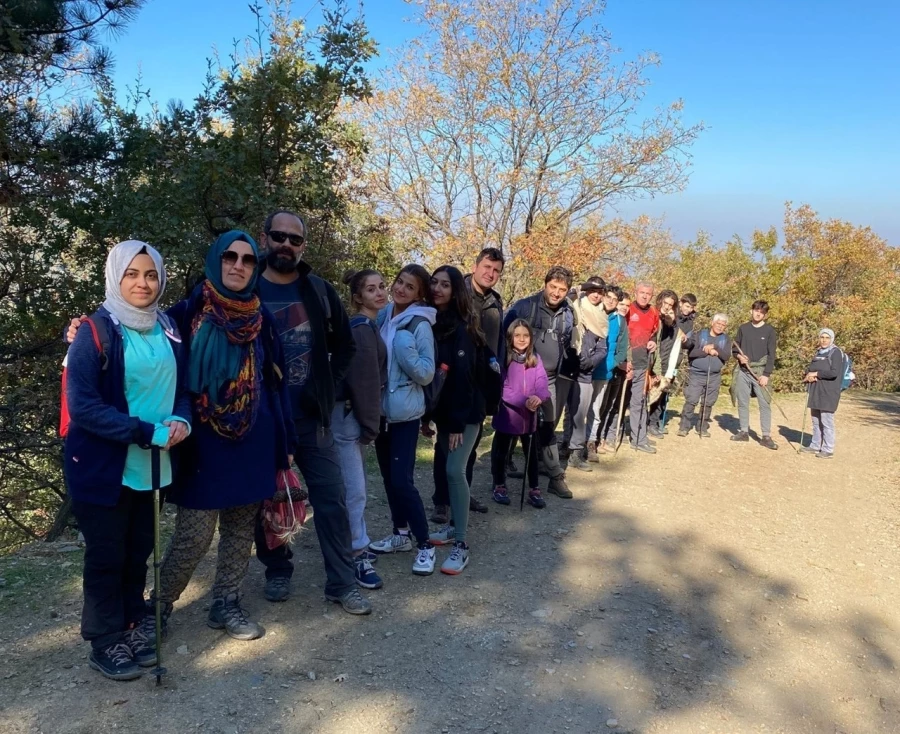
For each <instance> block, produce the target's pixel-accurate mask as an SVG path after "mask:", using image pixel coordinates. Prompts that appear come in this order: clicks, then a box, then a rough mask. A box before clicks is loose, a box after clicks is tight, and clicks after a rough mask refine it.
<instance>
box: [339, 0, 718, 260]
mask: <svg viewBox="0 0 900 734" xmlns="http://www.w3.org/2000/svg"><path fill="white" fill-rule="evenodd" d="M414 4H415V5H416V6H418V8H419V9H420V11H421V14H420V20H421V23H422V25H423V26H424V34H423V35H422V36H421V37H420V38H417V39H415V40H414V41H412V42H411V43H410V44H409V47H408V49H407V52H406V53H405V54H404V55H403V56H402V57H401V58H399V59H398V61H397V62H396V63H395V64H394V66H393V67H392V68H390V69H389V70H388V71H387V72H386V74H385V75H384V77H383V78H382V79H381V80H380V83H379V85H378V87H379V89H378V92H377V93H376V94H375V95H374V97H373V98H372V100H371V101H370V102H368V103H367V104H364V105H357V106H356V107H355V108H354V114H355V115H356V117H357V119H359V120H360V121H361V123H362V124H363V129H364V132H365V136H366V138H367V139H368V141H369V156H368V158H367V163H366V177H365V182H366V185H367V187H368V188H367V191H368V193H369V195H370V196H371V198H372V200H373V201H374V202H375V203H376V204H377V206H378V207H379V211H382V212H384V213H385V214H386V215H387V216H388V217H389V219H391V221H393V222H394V224H395V226H396V227H397V228H398V230H399V231H401V232H403V233H404V235H405V236H408V237H410V238H412V239H416V240H418V241H419V242H420V243H421V251H422V253H423V254H425V255H427V256H428V258H429V259H430V260H451V261H453V260H459V259H460V257H461V254H462V253H464V252H471V249H473V248H474V247H477V246H484V245H485V244H494V245H495V246H499V247H501V248H503V249H504V250H506V251H507V252H508V253H509V252H510V251H511V248H512V246H513V243H514V241H515V240H516V238H517V237H520V236H522V235H526V236H527V235H529V234H531V233H532V231H533V230H534V229H535V228H536V227H538V226H540V227H543V228H545V229H550V230H554V231H561V230H564V229H567V228H570V227H574V226H576V225H577V223H578V222H579V220H581V219H583V218H584V217H586V216H588V215H591V214H593V213H596V212H598V211H601V210H602V209H603V208H604V207H606V206H608V205H609V204H611V203H613V202H614V201H617V200H621V199H623V198H628V197H634V196H639V195H645V194H655V193H664V192H670V191H675V190H677V189H679V188H680V187H681V186H682V185H683V184H684V182H685V177H686V173H687V166H688V162H689V149H690V146H691V144H692V143H693V142H694V140H695V139H696V138H697V135H698V134H699V133H700V130H701V126H700V125H693V126H685V125H684V124H683V123H682V119H681V110H682V103H681V101H674V102H672V103H671V104H670V105H668V106H667V107H665V108H662V109H657V110H656V111H647V110H646V109H645V104H644V101H645V93H646V89H647V85H648V83H649V81H648V72H649V71H650V70H651V69H652V68H653V67H654V66H656V65H657V64H658V63H659V62H658V59H657V57H656V56H654V55H646V56H639V57H637V58H635V59H633V60H622V59H621V57H620V54H619V51H618V49H617V48H616V47H615V46H614V45H613V43H612V38H611V36H610V34H609V32H608V31H607V30H606V29H604V28H603V27H602V25H601V24H600V20H601V16H602V14H603V11H604V9H605V3H604V2H602V0H465V1H463V2H443V1H441V0H419V1H418V2H415V3H414ZM513 254H514V253H513Z"/></svg>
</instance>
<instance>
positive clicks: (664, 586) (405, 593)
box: [0, 391, 900, 734]
mask: <svg viewBox="0 0 900 734" xmlns="http://www.w3.org/2000/svg"><path fill="white" fill-rule="evenodd" d="M780 402H781V403H782V406H783V408H784V409H785V411H786V412H787V414H788V416H789V417H790V424H791V428H790V429H788V428H785V427H784V426H781V427H780V429H779V430H780V433H781V436H780V438H779V443H780V445H781V448H780V450H779V451H777V452H772V451H767V450H766V449H763V448H762V447H760V446H759V445H758V444H756V443H755V442H752V443H749V444H735V443H731V442H729V440H728V438H729V435H730V433H729V432H730V431H731V430H733V429H734V427H735V426H736V422H737V421H736V418H735V415H734V413H735V411H734V410H733V409H732V408H731V406H730V404H729V403H728V402H727V401H726V399H725V398H723V399H722V400H720V401H719V403H718V405H717V406H716V410H715V411H714V419H715V421H716V422H717V424H718V427H717V426H715V425H714V426H713V431H712V437H711V438H710V439H708V440H701V439H699V438H698V437H697V435H696V434H692V435H691V436H690V437H688V438H677V437H676V436H675V435H674V425H673V431H672V433H671V434H670V435H669V436H667V437H666V438H665V439H664V440H661V441H660V442H659V453H657V454H656V455H654V456H648V455H645V454H635V453H633V452H631V451H629V450H628V449H627V448H624V449H623V450H622V451H620V454H619V456H618V457H616V458H610V457H604V459H603V462H602V463H601V465H600V466H599V467H595V470H594V471H593V472H592V473H582V472H578V471H574V470H573V471H570V472H569V483H570V486H571V488H572V490H573V491H574V493H575V498H574V499H572V500H568V501H564V500H559V499H557V498H556V497H553V496H549V498H548V506H547V509H546V510H543V511H536V510H534V509H532V508H530V507H528V506H526V508H525V511H524V512H521V513H520V512H519V510H518V506H517V504H514V505H513V506H511V507H500V506H497V505H494V504H493V503H490V504H491V508H490V512H489V513H488V514H487V515H472V519H471V523H470V544H471V546H472V562H471V564H470V566H469V568H468V569H467V570H466V572H465V573H464V574H463V575H462V576H459V577H448V576H442V575H441V574H435V575H434V576H432V577H429V578H418V577H414V576H412V575H411V573H410V567H411V564H412V556H411V554H401V555H398V556H393V557H385V558H382V559H380V561H379V563H378V570H379V572H380V573H381V574H382V576H383V578H384V580H385V588H384V589H383V590H380V591H376V592H371V593H370V594H369V596H370V598H371V599H372V601H373V603H374V605H375V613H374V614H373V615H372V616H371V617H368V618H356V617H351V616H349V615H346V614H344V613H343V612H341V610H340V608H339V607H337V606H335V605H331V604H328V603H327V602H325V601H324V600H323V597H322V594H321V587H322V583H323V573H322V568H321V559H320V557H319V552H318V548H317V546H316V540H315V534H314V533H313V532H312V531H311V530H308V531H306V532H304V533H303V535H302V536H301V539H300V541H299V543H298V557H299V563H298V572H297V573H296V574H295V576H294V579H295V581H294V593H293V595H292V597H291V599H290V600H289V601H288V602H286V603H284V604H279V605H272V604H269V603H268V602H266V601H265V600H264V599H263V598H262V594H261V591H262V584H263V575H262V568H261V566H260V565H259V564H258V563H257V562H256V561H255V560H254V561H252V562H251V572H250V575H249V577H248V579H247V582H246V584H245V594H246V596H245V605H246V607H247V608H248V609H249V611H250V612H251V614H252V615H254V616H255V617H256V618H258V619H259V620H260V621H262V622H263V624H264V625H265V627H266V630H267V632H266V635H265V637H264V638H262V639H261V640H258V641H255V642H251V643H246V642H237V641H234V640H231V639H229V638H227V637H225V636H224V635H222V634H221V633H219V632H216V631H214V630H211V629H209V628H207V627H206V625H205V623H204V622H205V615H206V610H207V609H208V605H209V597H208V592H209V589H210V585H211V574H212V570H213V560H214V559H213V556H212V554H210V555H208V556H207V558H206V559H205V560H204V562H203V563H202V565H201V567H200V569H199V570H198V573H197V575H196V577H195V578H194V580H193V581H192V583H191V585H190V586H189V588H188V591H187V593H186V595H185V598H184V599H182V601H181V602H180V604H179V606H178V607H177V608H176V613H175V615H174V616H173V620H172V630H171V634H170V637H169V641H168V642H167V643H166V646H165V648H164V649H165V652H166V654H167V659H166V665H167V666H168V669H169V673H168V675H167V676H166V677H165V679H164V685H163V686H162V687H160V688H157V687H155V686H154V680H153V679H152V678H151V677H144V678H143V679H141V680H139V681H136V682H134V683H113V682H111V681H107V680H105V679H103V678H101V677H100V676H98V675H97V674H96V673H94V672H93V671H91V670H90V669H89V668H88V667H87V652H88V651H87V647H86V645H85V644H84V643H83V642H82V641H81V640H80V638H79V637H78V619H79V614H80V606H79V604H80V602H79V589H78V585H79V579H78V574H79V572H80V560H81V553H80V550H79V549H78V547H77V545H74V544H71V543H70V544H65V543H63V544H55V545H41V546H31V547H29V548H27V549H25V550H24V551H22V552H21V553H19V554H17V555H16V556H14V557H9V558H6V559H0V577H2V580H0V659H2V660H3V667H2V669H0V731H2V732H5V733H7V734H19V733H22V732H47V733H48V734H50V733H51V732H52V733H53V734H75V733H76V732H79V733H80V732H84V733H85V734H87V733H88V732H90V733H92V734H97V733H100V732H112V731H116V732H160V733H163V734H165V733H168V732H188V731H199V732H223V733H224V732H228V733H229V734H231V733H234V732H241V733H242V732H258V731H265V732H270V733H271V732H316V733H322V734H338V733H343V732H348V733H354V734H362V733H366V732H402V733H404V734H405V733H410V734H412V733H419V732H447V733H448V734H450V733H453V734H455V733H456V732H495V733H497V734H500V733H503V734H506V733H507V732H509V733H511V734H522V733H523V732H526V733H530V732H536V733H537V732H541V733H542V734H544V733H546V734H550V733H552V732H560V733H562V732H611V731H615V732H632V733H633V734H638V733H640V734H657V733H662V732H673V733H677V734H694V733H695V732H721V733H722V734H743V733H745V732H746V733H750V732H791V733H793V732H797V733H801V732H810V733H813V732H815V733H816V734H820V733H826V732H827V733H828V734H831V733H838V732H841V733H843V734H871V733H872V732H898V731H900V693H898V680H897V661H898V659H900V643H898V634H897V633H898V630H900V611H898V610H900V594H898V590H897V589H898V586H897V581H896V579H897V576H898V575H900V564H898V557H900V552H898V549H897V544H896V537H897V530H898V527H897V526H898V520H900V508H898V502H897V497H896V490H897V484H898V482H897V480H898V476H900V463H898V461H900V460H898V444H900V441H898V436H900V432H898V430H897V429H898V427H900V397H898V396H896V395H880V394H866V393H857V392H855V391H854V392H851V393H848V394H847V395H845V399H844V401H843V402H842V404H841V407H840V410H839V412H838V416H837V426H838V449H837V452H838V453H837V456H836V457H835V459H834V460H832V461H828V462H826V461H821V460H818V459H815V458H813V457H811V456H798V455H797V454H796V453H794V451H792V449H791V447H790V446H789V444H788V443H787V442H786V439H790V440H792V441H794V442H796V440H797V438H798V436H799V433H798V431H797V430H796V427H797V426H799V425H800V416H801V411H802V407H803V403H802V400H801V399H800V398H798V397H793V398H781V399H780ZM754 410H755V408H754ZM775 419H776V421H775V422H776V425H781V424H782V423H785V421H784V420H783V418H782V416H781V415H780V414H779V413H778V412H777V411H776V413H775ZM752 421H753V423H752V425H755V424H756V423H755V421H756V418H755V414H754V415H753V418H752ZM486 458H487V457H485V459H486ZM418 476H419V479H420V489H421V490H422V494H423V496H426V497H427V496H430V493H431V481H430V465H428V464H424V463H423V464H422V468H421V469H420V471H419V472H418ZM544 481H546V480H544ZM488 486H489V478H488V475H487V462H486V461H484V460H480V461H479V469H478V473H477V476H476V490H475V491H476V493H477V495H478V496H479V497H481V498H482V499H483V500H485V501H488V496H489V493H488ZM370 496H371V501H370V511H369V515H370V534H371V535H372V536H373V537H379V536H380V535H381V534H382V533H387V532H389V531H390V521H389V518H388V511H387V504H386V502H385V501H384V498H383V491H382V489H381V486H380V483H379V482H378V481H377V480H376V479H374V478H373V481H372V483H371V487H370ZM446 552H447V551H446V550H442V549H439V550H438V555H439V562H440V559H441V558H443V556H444V555H445V554H446Z"/></svg>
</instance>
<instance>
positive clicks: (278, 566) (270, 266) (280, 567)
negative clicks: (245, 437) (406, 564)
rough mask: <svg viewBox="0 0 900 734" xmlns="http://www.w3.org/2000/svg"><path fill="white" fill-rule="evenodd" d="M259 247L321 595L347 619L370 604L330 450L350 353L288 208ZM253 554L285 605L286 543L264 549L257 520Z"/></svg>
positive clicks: (262, 291)
mask: <svg viewBox="0 0 900 734" xmlns="http://www.w3.org/2000/svg"><path fill="white" fill-rule="evenodd" d="M259 243H260V245H261V247H262V249H263V250H264V252H265V253H266V257H265V261H264V262H263V263H262V273H261V277H260V278H259V281H258V282H259V285H258V289H259V296H260V298H261V299H262V301H263V303H264V304H265V305H266V307H267V308H268V309H269V310H270V311H271V312H272V313H273V314H274V316H275V321H276V324H277V327H278V333H279V335H280V337H281V342H282V344H283V346H284V356H285V364H286V367H287V374H286V375H285V378H286V379H287V381H288V388H289V390H290V394H291V409H292V411H293V414H294V425H295V427H296V430H297V436H298V439H297V446H296V449H295V451H294V457H295V460H296V462H297V466H298V467H299V469H300V472H301V473H302V474H303V479H304V480H305V483H306V487H307V489H308V491H309V501H310V503H311V504H312V506H313V510H314V511H315V523H314V524H315V528H316V535H317V537H318V539H319V547H320V548H321V551H322V557H323V559H324V561H325V574H326V577H327V581H326V585H325V597H326V598H327V599H329V600H331V601H334V602H338V603H340V604H341V606H342V607H343V608H344V610H345V611H347V612H349V613H351V614H368V613H369V612H371V611H372V605H371V603H370V602H369V601H368V600H367V599H365V598H364V597H363V596H362V595H361V594H360V593H359V590H358V589H357V586H356V576H355V570H356V566H355V564H354V562H353V557H352V553H351V535H350V523H349V521H348V519H347V507H346V503H345V500H344V479H343V477H342V475H341V467H340V460H339V458H338V453H337V448H336V447H335V444H334V439H333V437H332V435H331V426H330V423H331V412H332V410H333V408H334V400H335V398H334V393H335V385H336V384H337V383H338V382H339V381H340V380H342V379H343V377H344V375H345V374H346V372H347V368H348V367H349V365H350V360H351V359H352V358H353V353H354V351H355V348H354V341H353V336H352V334H351V331H350V320H349V318H348V317H347V312H346V311H345V310H344V307H343V305H342V304H341V299H340V297H339V296H338V294H337V292H336V291H335V289H334V288H333V287H332V286H331V285H330V284H329V283H327V282H325V281H324V280H322V279H321V278H319V277H318V276H316V275H313V274H312V272H311V268H310V266H309V265H308V264H307V263H305V262H304V261H303V260H302V257H303V252H304V250H305V249H306V224H305V223H304V222H303V219H302V218H301V217H300V216H299V215H297V214H295V213H294V212H289V211H276V212H273V213H272V214H270V215H269V216H268V217H267V218H266V221H265V224H264V225H263V232H262V234H261V235H260V238H259ZM256 557H257V558H259V560H260V561H262V563H263V564H265V566H266V587H265V596H266V599H268V600H269V601H273V602H275V601H285V600H286V599H287V598H288V596H289V594H290V579H291V576H292V574H293V572H294V566H293V563H292V562H291V558H292V557H293V554H292V552H291V549H290V546H288V545H284V546H279V547H278V548H276V549H275V550H269V548H268V546H267V545H266V541H265V533H264V531H263V527H262V518H261V516H258V517H257V526H256Z"/></svg>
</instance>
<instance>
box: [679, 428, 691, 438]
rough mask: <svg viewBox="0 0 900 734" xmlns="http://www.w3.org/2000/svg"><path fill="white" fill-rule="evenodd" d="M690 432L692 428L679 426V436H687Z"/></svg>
mask: <svg viewBox="0 0 900 734" xmlns="http://www.w3.org/2000/svg"><path fill="white" fill-rule="evenodd" d="M690 432H691V431H690V429H688V428H679V429H678V433H677V434H676V435H677V436H678V438H684V437H685V436H687V435H688V434H689V433H690Z"/></svg>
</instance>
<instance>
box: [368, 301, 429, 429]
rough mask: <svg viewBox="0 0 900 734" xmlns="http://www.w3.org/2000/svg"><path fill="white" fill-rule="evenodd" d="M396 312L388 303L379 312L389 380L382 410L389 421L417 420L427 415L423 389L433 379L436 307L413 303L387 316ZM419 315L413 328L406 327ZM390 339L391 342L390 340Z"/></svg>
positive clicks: (379, 324) (379, 323)
mask: <svg viewBox="0 0 900 734" xmlns="http://www.w3.org/2000/svg"><path fill="white" fill-rule="evenodd" d="M393 312H394V306H393V304H390V303H389V304H388V305H387V306H385V307H384V308H383V309H381V312H380V313H379V314H378V326H379V328H380V329H381V335H382V337H385V335H386V334H387V332H388V331H391V332H393V338H386V339H385V344H386V345H387V348H388V381H387V387H386V388H385V391H384V402H383V412H384V417H385V419H386V420H387V422H388V423H403V422H405V421H412V420H418V419H419V418H421V417H422V416H423V415H425V392H424V390H423V389H422V388H423V387H425V385H430V384H431V381H432V380H433V379H434V370H435V364H434V332H433V331H432V329H431V326H432V324H434V321H435V310H434V309H433V308H431V307H430V306H410V307H409V308H407V309H406V310H405V311H404V312H403V313H402V314H400V315H399V316H395V317H393V318H391V319H390V320H391V322H392V323H391V324H390V326H388V323H387V322H388V319H389V318H390V315H391V314H392V313H393ZM417 316H421V317H422V318H423V320H422V321H420V322H419V323H418V324H417V325H416V328H415V330H414V331H411V330H410V329H408V328H406V327H407V326H408V325H409V322H410V321H412V320H413V319H414V318H416V317H417ZM388 342H390V343H388Z"/></svg>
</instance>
